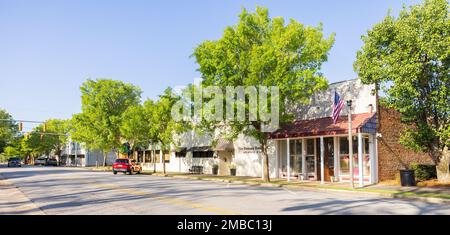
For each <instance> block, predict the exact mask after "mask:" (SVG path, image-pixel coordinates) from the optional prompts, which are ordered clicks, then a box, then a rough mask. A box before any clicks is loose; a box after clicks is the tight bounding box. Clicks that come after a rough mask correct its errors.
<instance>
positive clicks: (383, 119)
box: [378, 105, 433, 181]
mask: <svg viewBox="0 0 450 235" xmlns="http://www.w3.org/2000/svg"><path fill="white" fill-rule="evenodd" d="M379 112H380V113H379V116H378V118H379V119H378V120H379V127H378V133H381V137H378V176H379V180H380V181H383V180H392V179H395V177H396V175H397V174H398V172H399V170H400V169H404V168H405V167H404V166H405V165H406V166H409V165H410V164H411V163H425V164H433V162H432V161H431V158H430V157H429V156H428V155H427V154H425V153H416V152H414V151H412V150H408V149H405V147H403V145H401V144H400V143H399V139H400V134H401V132H402V130H404V129H405V127H406V125H405V124H403V123H401V122H400V113H398V112H397V111H395V110H392V109H388V108H386V107H383V106H382V105H380V106H379Z"/></svg>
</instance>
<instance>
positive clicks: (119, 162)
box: [112, 158, 142, 175]
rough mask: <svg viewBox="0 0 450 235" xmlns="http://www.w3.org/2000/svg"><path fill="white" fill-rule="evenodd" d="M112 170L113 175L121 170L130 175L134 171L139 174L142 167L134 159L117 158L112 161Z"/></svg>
mask: <svg viewBox="0 0 450 235" xmlns="http://www.w3.org/2000/svg"><path fill="white" fill-rule="evenodd" d="M112 171H113V173H114V175H115V174H117V172H123V173H124V174H126V173H128V174H130V175H131V174H134V173H138V174H140V173H141V172H142V167H141V165H139V164H138V163H137V162H136V160H132V159H129V158H119V159H116V161H115V162H114V165H113V167H112Z"/></svg>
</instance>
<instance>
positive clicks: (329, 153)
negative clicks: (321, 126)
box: [316, 137, 335, 181]
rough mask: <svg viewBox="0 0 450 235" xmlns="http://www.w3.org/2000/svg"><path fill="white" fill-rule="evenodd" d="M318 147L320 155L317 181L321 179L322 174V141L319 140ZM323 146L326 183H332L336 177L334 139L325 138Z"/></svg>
mask: <svg viewBox="0 0 450 235" xmlns="http://www.w3.org/2000/svg"><path fill="white" fill-rule="evenodd" d="M316 145H317V146H318V151H317V152H318V153H317V164H316V169H317V171H316V175H317V180H322V179H321V177H322V176H321V174H320V169H321V167H320V163H321V156H320V147H321V145H320V139H319V138H318V139H317V143H316ZM323 145H324V154H323V155H324V169H323V171H324V181H331V177H334V156H335V154H334V140H333V137H327V138H323Z"/></svg>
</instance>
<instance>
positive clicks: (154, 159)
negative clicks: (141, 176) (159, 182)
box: [153, 149, 156, 173]
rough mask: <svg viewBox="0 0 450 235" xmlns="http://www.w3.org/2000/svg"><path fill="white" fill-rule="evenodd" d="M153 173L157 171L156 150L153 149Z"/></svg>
mask: <svg viewBox="0 0 450 235" xmlns="http://www.w3.org/2000/svg"><path fill="white" fill-rule="evenodd" d="M153 173H156V151H155V150H154V149H153Z"/></svg>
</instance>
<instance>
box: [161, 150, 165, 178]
mask: <svg viewBox="0 0 450 235" xmlns="http://www.w3.org/2000/svg"><path fill="white" fill-rule="evenodd" d="M160 151H161V153H162V155H161V161H162V162H163V174H164V175H165V174H166V156H165V155H164V151H162V149H161V150H160Z"/></svg>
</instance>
